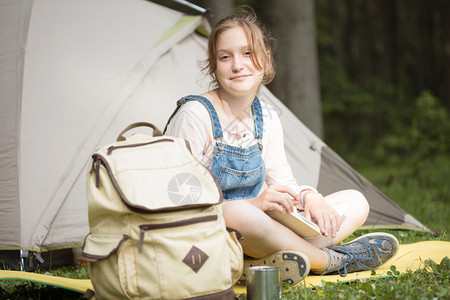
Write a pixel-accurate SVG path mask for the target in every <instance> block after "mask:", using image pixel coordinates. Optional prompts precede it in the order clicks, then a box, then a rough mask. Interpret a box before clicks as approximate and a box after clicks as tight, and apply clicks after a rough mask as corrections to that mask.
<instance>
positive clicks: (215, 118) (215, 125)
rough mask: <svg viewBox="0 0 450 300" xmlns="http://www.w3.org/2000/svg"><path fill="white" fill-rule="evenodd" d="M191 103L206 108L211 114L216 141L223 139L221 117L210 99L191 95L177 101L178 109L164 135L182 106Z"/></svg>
mask: <svg viewBox="0 0 450 300" xmlns="http://www.w3.org/2000/svg"><path fill="white" fill-rule="evenodd" d="M189 101H198V102H200V103H201V104H203V105H204V106H205V108H206V110H207V111H208V113H209V116H210V117H211V124H212V127H213V128H212V130H213V136H214V139H218V138H219V139H221V138H223V132H222V126H220V121H219V116H218V115H217V112H216V109H215V108H214V106H213V105H212V104H211V102H210V101H209V100H208V99H206V98H205V97H203V96H199V95H189V96H186V97H183V98H181V99H180V100H178V101H177V108H175V111H174V112H173V113H172V115H170V117H169V120H168V121H167V124H166V126H165V127H164V131H163V133H166V130H167V125H169V123H170V120H171V119H172V118H173V117H174V116H175V114H176V113H177V111H178V110H179V109H180V108H181V106H182V105H183V104H185V103H186V102H189Z"/></svg>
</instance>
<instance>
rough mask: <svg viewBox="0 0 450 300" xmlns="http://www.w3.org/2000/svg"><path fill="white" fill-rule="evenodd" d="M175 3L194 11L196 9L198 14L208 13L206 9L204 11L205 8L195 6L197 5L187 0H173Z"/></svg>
mask: <svg viewBox="0 0 450 300" xmlns="http://www.w3.org/2000/svg"><path fill="white" fill-rule="evenodd" d="M173 1H174V2H177V3H179V4H182V5H184V6H187V7H190V8H192V9H195V10H196V11H198V12H200V13H202V14H204V13H206V9H204V8H203V7H200V6H198V5H195V4H193V3H190V2H188V1H185V0H173Z"/></svg>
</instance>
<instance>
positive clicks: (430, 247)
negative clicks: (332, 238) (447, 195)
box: [0, 241, 450, 294]
mask: <svg viewBox="0 0 450 300" xmlns="http://www.w3.org/2000/svg"><path fill="white" fill-rule="evenodd" d="M445 256H449V257H450V242H442V241H427V242H419V243H414V244H407V245H400V249H399V252H398V253H397V255H396V256H395V257H394V258H393V259H392V260H390V261H389V262H388V263H387V264H386V265H383V266H382V267H380V268H379V269H378V270H376V275H374V276H371V272H370V271H365V272H357V273H352V274H348V275H347V276H346V277H341V276H339V275H326V276H308V277H306V280H305V283H306V285H307V286H316V285H320V284H321V283H322V280H324V281H330V282H337V281H340V282H345V281H354V280H358V279H363V278H374V277H385V276H388V275H387V272H388V271H389V270H390V267H391V266H395V267H396V270H397V271H399V272H400V273H404V272H406V271H407V270H416V269H419V268H423V267H424V261H425V260H427V259H431V260H433V261H434V262H436V263H440V262H441V260H442V259H443V258H444V257H445ZM5 279H11V280H26V281H33V282H38V283H43V284H48V285H53V286H57V287H61V288H65V289H68V290H73V291H76V292H81V293H84V292H85V291H86V290H87V289H93V287H92V283H91V281H90V280H89V279H70V278H63V277H56V276H49V275H43V274H36V273H30V272H20V271H6V270H0V280H5ZM234 291H235V293H237V294H244V293H246V288H245V287H239V286H236V287H234Z"/></svg>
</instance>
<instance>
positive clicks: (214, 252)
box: [83, 123, 243, 299]
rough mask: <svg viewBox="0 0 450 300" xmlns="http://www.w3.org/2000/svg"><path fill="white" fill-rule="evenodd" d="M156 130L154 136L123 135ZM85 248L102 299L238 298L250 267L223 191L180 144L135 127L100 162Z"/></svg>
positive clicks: (90, 187)
mask: <svg viewBox="0 0 450 300" xmlns="http://www.w3.org/2000/svg"><path fill="white" fill-rule="evenodd" d="M138 126H149V127H152V128H153V129H154V130H153V137H152V136H148V135H143V134H135V135H132V136H130V137H128V138H124V136H123V134H124V133H125V132H126V131H128V130H130V129H132V128H134V127H138ZM91 163H92V168H91V169H90V171H89V172H88V174H87V198H88V212H89V227H90V233H89V235H88V236H87V237H86V240H85V243H84V246H83V256H84V257H86V258H87V260H88V261H89V274H90V277H91V280H92V284H93V286H94V290H95V296H96V298H98V299H190V298H195V299H234V298H235V295H234V292H233V285H234V283H236V282H237V280H238V279H239V277H240V275H241V273H242V268H243V254H242V247H241V246H240V244H239V242H238V240H237V237H236V233H235V232H233V231H227V229H226V227H225V223H224V219H223V217H222V206H221V202H222V200H223V196H222V192H221V190H220V187H219V185H218V183H217V180H216V179H215V177H214V175H212V173H210V171H209V170H208V169H206V168H205V167H204V166H203V165H201V164H200V163H199V162H198V161H197V160H196V159H195V158H194V157H193V156H192V155H191V153H190V148H189V145H188V143H187V142H186V141H185V140H183V139H180V138H174V137H170V136H162V134H161V132H160V131H159V130H158V129H157V128H156V127H155V126H153V125H152V124H150V123H135V124H132V125H130V126H128V127H127V128H126V129H125V130H124V131H122V132H121V133H120V135H119V137H118V138H117V143H114V144H110V145H107V146H104V147H102V148H101V149H99V150H97V151H96V152H95V153H94V154H93V155H92V161H91Z"/></svg>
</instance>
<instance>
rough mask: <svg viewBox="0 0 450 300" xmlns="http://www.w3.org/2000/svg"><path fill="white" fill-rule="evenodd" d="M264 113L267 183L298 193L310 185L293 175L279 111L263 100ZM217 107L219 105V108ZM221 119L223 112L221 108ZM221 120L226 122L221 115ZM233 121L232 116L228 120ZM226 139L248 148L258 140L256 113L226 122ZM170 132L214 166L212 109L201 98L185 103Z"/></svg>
mask: <svg viewBox="0 0 450 300" xmlns="http://www.w3.org/2000/svg"><path fill="white" fill-rule="evenodd" d="M261 107H262V113H263V138H262V145H263V151H262V157H263V160H264V164H265V167H266V176H265V183H266V184H267V185H273V184H274V185H287V186H290V187H291V188H293V189H294V190H295V191H296V192H297V193H299V192H300V191H302V190H304V189H311V190H314V191H315V189H314V188H313V187H310V186H306V185H302V186H299V185H298V184H297V182H296V180H295V178H294V176H293V175H292V170H291V167H290V166H289V164H288V162H287V159H286V153H285V150H284V139H283V128H282V126H281V122H280V119H279V117H278V115H277V113H276V111H275V110H274V109H273V108H272V107H271V106H270V105H268V104H267V103H265V102H263V101H261ZM216 110H217V108H216ZM218 115H219V119H220V118H223V117H221V114H220V113H219V112H218ZM220 121H221V124H224V123H225V122H223V120H222V119H221V120H220ZM228 121H230V120H228ZM222 131H223V140H222V142H223V143H224V144H227V145H231V146H235V147H243V148H248V147H250V146H252V145H254V144H256V143H257V140H256V139H255V137H254V121H253V116H248V117H247V118H246V119H245V120H242V121H238V120H237V119H236V120H233V122H231V124H230V125H228V126H227V127H226V128H224V127H223V125H222ZM166 134H167V135H170V136H176V137H180V138H183V139H186V140H187V141H189V143H190V146H191V150H192V153H193V155H194V156H195V157H196V158H197V159H198V160H199V161H200V162H201V163H202V164H203V165H204V166H205V167H207V168H210V167H211V162H212V154H213V149H214V145H215V140H214V136H213V128H212V123H211V117H210V115H209V112H208V110H207V109H206V108H205V106H204V105H203V104H201V103H200V102H198V101H189V102H187V103H186V104H184V105H183V106H182V107H181V108H180V109H179V110H178V112H177V114H176V115H175V116H174V117H173V118H172V120H171V121H170V123H169V125H168V127H167V131H166Z"/></svg>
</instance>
